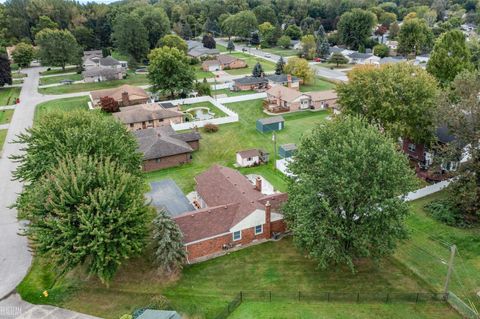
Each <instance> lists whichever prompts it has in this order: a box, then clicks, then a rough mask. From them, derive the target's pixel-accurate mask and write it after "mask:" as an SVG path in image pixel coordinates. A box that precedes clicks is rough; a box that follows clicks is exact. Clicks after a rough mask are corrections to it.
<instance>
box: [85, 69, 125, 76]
mask: <svg viewBox="0 0 480 319" xmlns="http://www.w3.org/2000/svg"><path fill="white" fill-rule="evenodd" d="M119 73H123V71H122V70H121V69H110V68H100V67H93V68H90V69H88V70H85V71H83V72H82V75H83V77H92V76H105V77H108V76H115V75H117V74H119Z"/></svg>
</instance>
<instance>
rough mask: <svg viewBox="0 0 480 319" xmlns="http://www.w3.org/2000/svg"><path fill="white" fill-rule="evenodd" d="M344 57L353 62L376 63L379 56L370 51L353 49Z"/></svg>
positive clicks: (378, 60)
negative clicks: (362, 51)
mask: <svg viewBox="0 0 480 319" xmlns="http://www.w3.org/2000/svg"><path fill="white" fill-rule="evenodd" d="M346 57H347V59H349V61H350V63H353V64H378V63H379V62H380V58H379V57H378V56H375V55H373V54H371V53H360V52H356V51H354V52H353V53H350V54H348V55H346Z"/></svg>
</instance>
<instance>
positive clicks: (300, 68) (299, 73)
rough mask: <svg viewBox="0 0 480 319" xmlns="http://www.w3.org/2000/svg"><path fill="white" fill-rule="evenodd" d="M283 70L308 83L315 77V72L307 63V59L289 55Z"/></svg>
mask: <svg viewBox="0 0 480 319" xmlns="http://www.w3.org/2000/svg"><path fill="white" fill-rule="evenodd" d="M284 72H285V73H287V74H292V75H295V76H296V77H298V78H300V79H302V80H303V82H304V83H305V84H310V83H312V81H313V80H314V79H315V73H314V72H313V70H312V68H310V65H309V64H308V61H307V60H305V59H302V58H297V57H291V58H289V59H288V61H287V64H286V65H285V67H284Z"/></svg>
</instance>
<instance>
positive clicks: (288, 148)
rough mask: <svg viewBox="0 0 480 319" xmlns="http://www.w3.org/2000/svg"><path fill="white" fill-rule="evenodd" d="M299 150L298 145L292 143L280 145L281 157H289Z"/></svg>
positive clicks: (279, 152)
mask: <svg viewBox="0 0 480 319" xmlns="http://www.w3.org/2000/svg"><path fill="white" fill-rule="evenodd" d="M296 151H297V145H295V144H293V143H290V144H283V145H280V146H279V147H278V155H279V156H280V157H281V158H289V157H292V156H293V155H294V154H295V152H296Z"/></svg>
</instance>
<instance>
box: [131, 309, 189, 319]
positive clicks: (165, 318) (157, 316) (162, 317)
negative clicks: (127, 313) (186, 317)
mask: <svg viewBox="0 0 480 319" xmlns="http://www.w3.org/2000/svg"><path fill="white" fill-rule="evenodd" d="M136 319H182V317H181V316H180V315H179V314H178V312H176V311H171V310H154V309H145V310H144V311H143V312H142V314H141V315H139V316H138V317H136Z"/></svg>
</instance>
